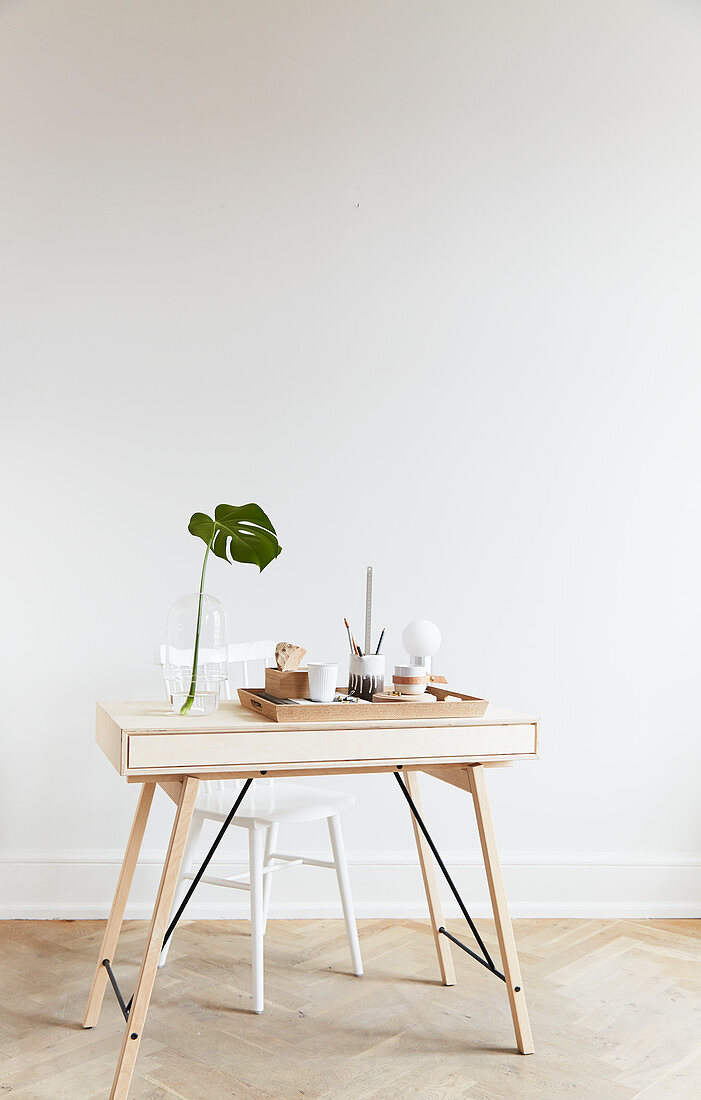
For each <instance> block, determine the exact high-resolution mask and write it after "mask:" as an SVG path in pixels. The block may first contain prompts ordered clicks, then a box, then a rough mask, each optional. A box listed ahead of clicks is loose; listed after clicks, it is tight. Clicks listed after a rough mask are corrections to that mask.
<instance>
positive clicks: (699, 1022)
mask: <svg viewBox="0 0 701 1100" xmlns="http://www.w3.org/2000/svg"><path fill="white" fill-rule="evenodd" d="M478 923H479V925H480V930H481V931H482V932H483V934H484V936H485V939H486V940H487V942H488V946H489V947H490V950H491V949H492V947H494V949H495V951H496V947H495V944H494V933H493V929H492V927H491V925H490V923H489V922H488V921H481V922H478ZM453 924H455V925H456V926H457V924H458V922H457V921H456V922H453ZM102 929H103V924H102V922H100V921H74V922H67V921H16V922H5V923H3V924H1V925H0V1003H1V1004H2V1009H1V1015H0V1095H2V1096H5V1095H8V1096H10V1095H11V1096H12V1097H13V1100H14V1098H15V1097H16V1098H17V1100H19V1098H20V1097H22V1098H23V1100H61V1098H64V1097H70V1098H71V1100H92V1098H100V1100H102V1098H106V1097H107V1096H108V1093H109V1086H110V1083H111V1080H112V1073H113V1070H114V1066H115V1062H116V1059H117V1055H118V1052H119V1046H120V1040H121V1036H122V1032H123V1027H124V1024H123V1022H122V1017H121V1015H120V1013H119V1009H118V1007H117V1004H116V1001H115V1000H114V997H113V996H112V994H111V991H110V990H109V989H108V992H107V994H106V998H105V1004H104V1008H103V1012H102V1017H101V1020H100V1024H99V1026H98V1027H96V1028H93V1029H92V1030H90V1031H83V1029H82V1027H81V1019H82V1015H83V1010H84V1007H85V999H86V996H87V992H88V988H89V985H90V980H91V977H92V968H93V965H94V962H95V958H96V952H97V951H98V949H99V945H100V938H101V935H102ZM144 933H145V925H144V923H143V922H129V923H127V924H126V925H125V929H124V932H123V936H122V941H121V943H120V948H119V953H118V957H117V961H116V970H117V973H118V976H119V980H120V984H121V985H122V988H123V989H124V990H126V991H128V992H131V989H132V988H133V984H134V979H135V977H136V973H137V969H138V960H139V955H140V951H141V947H142V943H143V937H144ZM247 933H248V926H247V924H246V923H245V922H242V921H241V922H233V921H231V922H228V921H227V922H225V921H211V922H208V921H200V922H184V923H183V925H182V926H181V928H180V929H179V931H178V935H177V936H176V939H175V942H174V944H173V948H172V950H171V953H170V957H169V960H168V966H167V968H166V969H165V970H163V971H161V972H160V973H159V975H158V978H157V981H156V988H155V991H154V996H153V1001H152V1005H151V1011H150V1014H149V1019H148V1023H147V1026H146V1029H145V1032H144V1040H143V1042H142V1044H141V1052H140V1055H139V1059H138V1062H137V1067H136V1074H135V1077H134V1084H133V1088H132V1093H131V1095H132V1097H133V1098H134V1100H161V1098H163V1100H168V1098H170V1100H172V1098H173V1097H180V1098H181V1100H224V1098H227V1100H228V1098H231V1097H236V1098H241V1100H294V1098H295V1097H304V1098H306V1100H322V1098H323V1100H365V1098H370V1097H388V1098H392V1100H400V1098H403V1097H420V1098H421V1100H443V1098H446V1100H453V1098H456V1097H465V1098H466V1100H567V1098H571V1097H576V1098H582V1100H658V1098H660V1100H698V1098H699V1097H701V1018H700V1016H701V1014H700V1012H699V986H700V985H701V979H700V975H699V959H700V956H701V951H700V950H699V949H700V946H701V922H698V921H696V922H694V921H684V920H676V921H674V920H668V921H665V920H649V921H624V920H621V921H582V920H525V921H518V922H516V939H517V942H518V945H519V951H520V956H521V964H522V970H523V976H524V984H525V988H526V992H527V994H528V1001H529V1007H530V1011H531V1020H532V1024H533V1032H534V1037H535V1042H536V1054H535V1055H534V1056H532V1057H523V1056H521V1055H518V1054H517V1053H515V1051H514V1047H513V1031H512V1028H511V1019H510V1016H509V1012H508V1006H507V999H506V994H505V990H504V987H503V985H502V983H501V982H499V981H498V980H497V979H495V978H494V977H493V976H492V975H490V974H488V973H487V972H486V971H485V970H483V969H482V968H481V967H479V966H477V965H476V964H475V963H473V962H472V961H471V960H470V959H469V958H468V957H467V956H465V955H463V954H462V953H461V952H459V951H457V950H456V951H455V955H456V960H455V961H456V969H457V975H458V985H457V986H455V987H452V988H448V989H447V988H444V987H443V986H441V985H440V984H439V983H438V981H437V963H436V958H435V954H434V947H433V940H432V937H431V933H430V929H429V927H428V925H427V924H424V923H419V922H414V921H401V922H393V921H388V920H372V921H361V922H360V935H361V944H362V949H363V957H364V963H365V970H366V976H365V977H364V978H355V977H353V976H351V975H350V974H349V973H348V955H347V945H346V940H345V934H344V929H343V923H342V922H341V921H272V922H271V923H270V925H269V928H268V933H267V935H266V997H267V1001H266V1010H265V1013H264V1014H263V1015H262V1016H254V1015H252V1014H251V1013H250V1011H249V992H248V991H249V978H250V973H249V966H248V958H249V954H248V936H247ZM496 954H497V957H498V952H497V953H496Z"/></svg>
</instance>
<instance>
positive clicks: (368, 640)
mask: <svg viewBox="0 0 701 1100" xmlns="http://www.w3.org/2000/svg"><path fill="white" fill-rule="evenodd" d="M371 645H372V566H371V565H369V566H368V571H367V577H366V580H365V649H364V650H363V652H364V654H365V656H366V657H369V656H370V654H371V653H372V650H371V648H370V646H371Z"/></svg>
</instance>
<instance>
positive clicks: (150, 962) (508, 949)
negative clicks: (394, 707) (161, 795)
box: [83, 702, 538, 1100]
mask: <svg viewBox="0 0 701 1100" xmlns="http://www.w3.org/2000/svg"><path fill="white" fill-rule="evenodd" d="M96 740H97V742H98V744H99V745H100V747H101V748H102V750H103V751H104V753H105V754H106V756H107V757H108V759H109V760H110V761H111V763H112V764H113V765H114V767H115V768H116V770H117V771H118V772H119V774H120V775H123V776H125V778H126V780H127V782H128V783H140V784H142V787H141V794H140V797H139V801H138V805H137V808H136V813H135V816H134V822H133V825H132V829H131V833H130V835H129V841H128V843H127V848H126V852H125V854H124V861H123V863H122V869H121V872H120V875H119V880H118V882H117V888H116V891H115V895H114V901H113V903H112V909H111V912H110V916H109V919H108V921H107V927H106V929H105V934H104V938H103V941H102V947H101V949H100V955H99V958H98V960H97V965H96V968H95V975H94V978H93V983H92V987H91V990H90V996H89V998H88V1004H87V1008H86V1012H85V1019H84V1021H83V1027H92V1026H93V1025H94V1024H96V1023H97V1020H98V1016H99V1013H100V1007H101V1005H102V1000H103V997H104V993H105V988H106V986H107V981H108V978H110V977H111V973H112V972H111V963H112V962H113V960H114V955H115V950H116V947H117V941H118V939H119V933H120V929H121V925H122V919H123V917H124V910H125V907H126V903H127V898H128V896H129V890H130V887H131V883H132V879H133V877H134V870H135V868H136V863H137V860H138V856H139V850H140V848H141V841H142V839H143V835H144V830H145V828H146V822H147V820H148V816H149V811H150V808H151V802H152V800H153V795H154V792H155V790H156V786H160V787H162V788H163V790H164V791H165V792H166V794H167V795H168V796H169V797H170V798H171V799H172V800H173V802H174V803H175V805H176V811H175V818H174V821H173V828H172V831H171V835H170V843H169V845H168V850H167V853H166V856H165V861H164V864H163V872H162V875H161V881H160V885H159V888H158V893H157V895H156V901H155V904H154V909H153V916H152V918H151V925H150V928H149V933H148V938H147V941H146V949H145V951H144V956H143V960H142V963H141V970H140V973H139V977H138V981H137V985H136V991H135V993H134V997H133V1000H132V1002H131V1007H130V1009H129V1013H128V1020H127V1026H126V1031H125V1035H124V1041H123V1044H122V1050H121V1054H120V1056H119V1061H118V1063H117V1069H116V1072H115V1077H114V1082H113V1084H112V1091H111V1093H110V1100H126V1098H127V1096H128V1094H129V1085H130V1082H131V1077H132V1073H133V1071H134V1065H135V1062H136V1056H137V1053H138V1050H139V1043H140V1041H141V1035H142V1032H143V1028H144V1023H145V1020H146V1013H147V1011H148V1005H149V1001H150V998H151V992H152V989H153V983H154V981H155V977H156V970H157V964H158V957H159V954H160V951H161V946H162V944H163V939H164V936H165V935H166V928H167V924H168V917H169V914H170V910H171V906H172V903H173V896H174V893H175V886H176V882H177V878H178V874H179V872H180V865H181V862H182V857H183V851H184V848H185V842H186V840H187V834H188V832H189V829H190V822H191V820H192V814H193V810H194V807H195V798H196V796H197V788H198V786H199V784H200V781H201V780H203V779H221V778H227V777H237V778H242V779H250V780H254V779H256V778H257V777H258V776H260V775H268V776H270V777H273V776H288V775H289V776H309V775H333V774H346V773H364V772H394V773H395V774H396V777H397V780H398V782H399V786H400V787H401V789H402V792H403V794H404V796H405V798H406V800H407V802H408V803H409V806H410V808H411V813H412V824H413V826H414V835H415V837H416V843H417V848H418V855H419V862H420V864H421V871H422V874H423V880H424V886H425V889H426V898H427V902H428V910H429V914H430V917H431V924H432V927H433V934H434V939H435V943H436V951H437V954H438V964H439V967H440V972H441V978H442V981H443V983H444V985H454V984H455V972H454V970H453V962H452V957H451V952H450V942H449V940H450V939H452V941H453V942H454V943H457V944H458V946H460V947H462V949H463V950H466V951H468V953H469V954H471V955H472V957H473V958H476V959H477V961H478V962H480V963H481V964H482V965H483V966H486V967H487V969H488V970H491V971H492V972H493V973H494V974H496V975H497V976H498V977H499V978H502V979H503V980H504V981H505V984H506V988H507V992H508V997H509V1005H510V1007H511V1016H512V1019H513V1024H514V1030H515V1032H516V1043H517V1046H518V1049H519V1051H520V1052H521V1053H522V1054H532V1053H533V1039H532V1036H531V1029H530V1025H529V1022H528V1012H527V1009H526V1000H525V994H524V991H523V986H522V984H521V975H520V971H519V963H518V956H517V953H516V944H515V942H514V936H513V930H512V927H511V920H510V918H509V913H508V908H507V903H506V892H505V890H504V881H503V877H502V872H501V864H500V861H499V852H498V849H497V844H496V839H495V835H494V826H493V823H492V816H491V811H490V808H489V801H488V799H487V789H486V785H485V776H484V773H485V768H488V767H494V766H498V765H502V764H509V763H512V762H513V761H515V760H532V759H535V757H536V754H537V745H538V725H537V722H536V720H535V719H534V718H527V717H524V716H523V715H518V714H513V713H511V712H510V711H506V710H503V709H502V708H500V707H497V706H494V705H493V704H491V703H490V704H489V707H488V708H487V712H486V714H485V715H484V716H483V717H482V718H447V719H445V718H444V719H441V718H440V717H439V718H416V719H412V720H409V721H407V720H404V721H402V720H398V719H397V720H394V721H385V722H373V723H370V722H354V723H353V724H352V725H349V723H347V722H323V723H310V724H309V725H307V724H304V725H300V724H295V725H282V724H281V723H276V722H271V721H270V720H269V719H267V718H264V717H262V716H259V715H256V714H253V713H252V712H251V711H248V710H245V709H244V708H243V707H242V706H240V704H239V703H222V704H221V705H220V707H219V709H218V710H217V711H216V712H215V713H214V714H212V715H209V716H208V717H207V718H180V717H179V716H178V715H176V714H174V713H173V712H172V711H171V710H170V709H169V708H168V706H167V704H165V703H162V702H160V703H99V704H98V707H97V726H96ZM420 771H424V772H428V773H429V774H430V775H433V776H435V777H437V778H439V779H442V780H444V781H445V782H446V783H450V784H452V785H454V786H456V787H459V788H461V789H462V790H464V791H466V792H468V793H469V794H470V795H471V796H472V800H473V804H474V808H475V816H476V819H477V827H478V831H479V836H480V843H481V846H482V855H483V858H484V865H485V870H486V873H487V881H488V884H489V893H490V897H491V901H492V909H493V911H494V920H495V924H496V931H497V937H498V940H499V950H500V952H501V958H502V966H503V970H504V973H503V974H501V973H500V972H499V971H498V970H497V969H496V966H495V965H494V963H493V962H492V960H491V959H490V957H489V955H488V953H487V952H486V948H484V945H483V944H482V942H481V940H479V936H478V934H477V932H476V930H475V929H474V926H473V925H472V922H471V919H470V917H469V914H468V913H467V911H466V910H465V908H464V905H463V903H462V899H461V898H460V896H459V894H458V893H457V891H456V890H455V887H454V885H453V883H452V880H451V879H450V876H449V874H448V872H447V870H446V869H445V867H444V866H443V865H442V863H441V862H440V856H439V855H438V853H437V851H436V849H435V846H434V845H433V842H432V840H431V838H430V836H429V834H428V831H427V830H426V827H425V825H424V823H423V820H422V818H421V801H420V793H419V785H418V775H417V773H418V772H420ZM432 853H433V854H434V855H435V856H436V858H437V859H438V860H439V866H441V869H442V870H443V873H444V874H445V876H446V879H447V881H448V884H449V886H450V887H451V889H452V890H453V892H454V893H455V896H456V899H457V900H458V903H459V905H460V907H461V909H462V911H463V913H464V914H465V916H466V918H467V920H468V921H469V922H470V926H471V928H473V932H474V934H475V935H476V936H477V940H478V943H479V946H480V947H481V949H482V957H480V956H479V955H478V954H477V953H475V952H474V951H472V950H471V949H470V948H468V947H466V946H465V945H464V944H462V943H461V942H460V941H459V940H457V939H455V938H454V937H453V936H452V934H450V933H448V932H447V930H446V929H445V928H444V926H443V912H442V907H441V901H440V895H439V893H438V884H437V879H436V871H435V867H434V864H433V861H432ZM485 956H486V959H487V960H488V961H485ZM105 960H106V961H107V963H108V964H109V971H108V968H107V967H106V966H105V965H104V961H105ZM127 1007H129V1006H127Z"/></svg>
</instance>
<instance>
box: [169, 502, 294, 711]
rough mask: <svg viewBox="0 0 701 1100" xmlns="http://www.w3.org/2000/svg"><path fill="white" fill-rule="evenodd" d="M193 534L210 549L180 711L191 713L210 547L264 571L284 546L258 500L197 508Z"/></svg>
mask: <svg viewBox="0 0 701 1100" xmlns="http://www.w3.org/2000/svg"><path fill="white" fill-rule="evenodd" d="M187 529H188V531H189V532H190V534H192V535H194V536H195V537H196V538H198V539H202V541H203V542H204V543H205V545H206V547H207V549H206V550H205V553H204V561H203V563H202V575H201V577H200V592H199V600H198V603H197V626H196V628H195V644H194V652H193V657H192V675H191V677H190V691H189V693H188V696H187V699H186V700H185V702H184V703H183V705H182V707H181V708H180V713H181V714H189V713H190V711H191V710H192V704H193V703H194V701H195V694H196V690H197V659H198V656H199V652H200V626H201V624H202V596H203V594H204V579H205V574H206V572H207V560H208V558H209V552H210V550H211V551H213V552H214V553H215V554H216V556H217V557H218V558H223V559H224V561H242V562H245V563H246V564H249V565H257V566H258V569H259V571H260V572H261V573H262V572H263V570H264V569H265V567H266V565H270V563H271V561H274V560H275V558H276V557H277V556H278V554H280V553H282V547H281V546H280V543H279V542H278V541H277V535H276V533H275V528H274V527H273V525H272V523H271V522H270V520H269V519H268V517H267V516H266V514H265V512H264V511H263V509H262V508H259V507H258V505H257V504H242V505H240V506H239V507H238V508H237V507H236V505H234V504H218V505H217V506H216V508H215V509H214V519H212V517H211V516H208V515H205V513H204V512H195V514H194V516H192V517H191V519H190V522H189V524H188V527H187Z"/></svg>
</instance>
